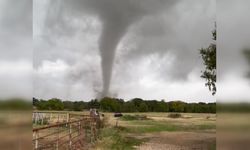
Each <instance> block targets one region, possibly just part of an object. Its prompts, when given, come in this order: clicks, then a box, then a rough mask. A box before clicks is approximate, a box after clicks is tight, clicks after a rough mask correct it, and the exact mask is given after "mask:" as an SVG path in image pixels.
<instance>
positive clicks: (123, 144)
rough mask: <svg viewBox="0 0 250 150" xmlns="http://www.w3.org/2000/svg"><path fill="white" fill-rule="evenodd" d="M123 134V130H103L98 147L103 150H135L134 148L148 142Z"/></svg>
mask: <svg viewBox="0 0 250 150" xmlns="http://www.w3.org/2000/svg"><path fill="white" fill-rule="evenodd" d="M123 133H124V130H123V128H115V127H109V128H104V129H102V130H101V132H100V135H99V136H100V137H99V139H100V140H99V141H98V143H97V144H96V147H97V148H98V147H100V148H101V149H103V150H134V149H135V147H134V146H137V145H140V144H142V143H143V142H145V141H146V139H137V138H134V137H128V136H126V135H125V134H123Z"/></svg>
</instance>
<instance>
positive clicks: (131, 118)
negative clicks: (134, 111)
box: [121, 115, 149, 121]
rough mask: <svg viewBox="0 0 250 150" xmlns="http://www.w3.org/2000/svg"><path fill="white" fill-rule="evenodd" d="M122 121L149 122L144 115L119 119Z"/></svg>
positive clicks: (126, 116) (125, 116)
mask: <svg viewBox="0 0 250 150" xmlns="http://www.w3.org/2000/svg"><path fill="white" fill-rule="evenodd" d="M121 120H123V121H133V120H149V119H148V118H147V116H146V115H124V116H122V117H121Z"/></svg>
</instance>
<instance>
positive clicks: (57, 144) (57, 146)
mask: <svg viewBox="0 0 250 150" xmlns="http://www.w3.org/2000/svg"><path fill="white" fill-rule="evenodd" d="M59 130H60V129H59V126H57V140H56V150H58V149H59V134H60V132H59Z"/></svg>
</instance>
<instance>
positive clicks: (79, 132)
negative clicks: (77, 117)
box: [78, 121, 81, 135]
mask: <svg viewBox="0 0 250 150" xmlns="http://www.w3.org/2000/svg"><path fill="white" fill-rule="evenodd" d="M80 134H81V121H79V122H78V135H80Z"/></svg>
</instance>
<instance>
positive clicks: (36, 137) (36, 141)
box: [35, 131, 38, 149]
mask: <svg viewBox="0 0 250 150" xmlns="http://www.w3.org/2000/svg"><path fill="white" fill-rule="evenodd" d="M35 139H36V140H35V149H38V131H35Z"/></svg>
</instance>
